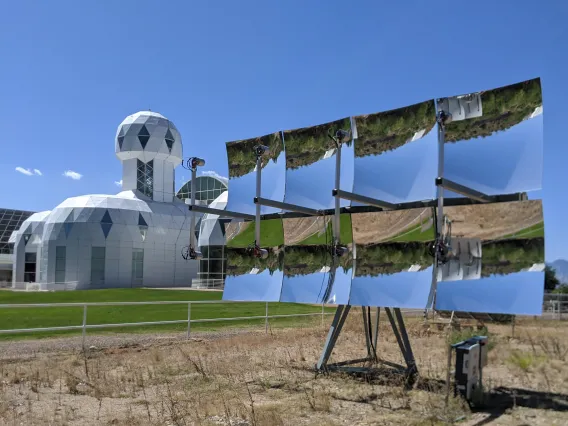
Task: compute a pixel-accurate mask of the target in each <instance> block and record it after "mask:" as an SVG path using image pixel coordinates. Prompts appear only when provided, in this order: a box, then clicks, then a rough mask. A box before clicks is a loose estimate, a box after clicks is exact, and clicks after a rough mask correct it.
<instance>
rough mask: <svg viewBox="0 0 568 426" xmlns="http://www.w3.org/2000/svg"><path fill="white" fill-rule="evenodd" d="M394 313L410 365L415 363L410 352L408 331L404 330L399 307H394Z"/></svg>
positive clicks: (404, 326)
mask: <svg viewBox="0 0 568 426" xmlns="http://www.w3.org/2000/svg"><path fill="white" fill-rule="evenodd" d="M394 314H395V316H396V319H397V320H398V328H399V331H400V335H401V337H402V341H403V342H404V347H405V349H406V352H407V354H408V355H407V356H408V359H409V360H410V361H411V364H412V365H415V364H416V362H415V360H414V354H413V353H412V346H410V339H409V338H408V333H407V332H406V325H405V324H404V319H403V317H402V313H401V312H400V308H394Z"/></svg>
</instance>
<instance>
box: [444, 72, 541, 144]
mask: <svg viewBox="0 0 568 426" xmlns="http://www.w3.org/2000/svg"><path fill="white" fill-rule="evenodd" d="M481 104H482V109H483V115H482V116H481V117H477V118H470V119H467V120H462V121H454V122H451V123H448V124H447V125H446V142H457V141H465V140H468V139H472V138H478V137H487V136H490V135H491V134H493V133H495V132H498V131H503V130H507V129H509V128H511V127H513V126H515V125H517V124H519V123H520V122H522V121H524V120H526V119H528V118H532V117H533V116H534V115H536V114H539V113H540V112H541V110H542V90H541V86H540V78H535V79H533V80H527V81H523V82H521V83H517V84H512V85H510V86H505V87H500V88H498V89H493V90H487V91H485V92H482V93H481Z"/></svg>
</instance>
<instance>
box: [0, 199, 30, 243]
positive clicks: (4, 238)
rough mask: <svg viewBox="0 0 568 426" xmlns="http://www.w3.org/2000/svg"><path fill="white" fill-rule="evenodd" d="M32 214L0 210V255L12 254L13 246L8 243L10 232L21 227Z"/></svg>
mask: <svg viewBox="0 0 568 426" xmlns="http://www.w3.org/2000/svg"><path fill="white" fill-rule="evenodd" d="M32 214H33V213H32V212H26V211H22V210H8V209H0V254H12V253H14V244H12V243H9V242H8V241H9V240H10V235H12V232H14V231H17V230H18V229H20V226H22V223H23V222H24V220H26V219H27V218H28V217H30V216H31V215H32Z"/></svg>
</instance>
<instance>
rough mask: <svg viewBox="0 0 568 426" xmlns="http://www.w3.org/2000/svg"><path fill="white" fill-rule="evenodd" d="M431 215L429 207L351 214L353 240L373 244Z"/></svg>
mask: <svg viewBox="0 0 568 426" xmlns="http://www.w3.org/2000/svg"><path fill="white" fill-rule="evenodd" d="M430 216H432V211H431V209H423V208H419V209H408V210H393V211H386V212H378V213H359V214H355V215H352V217H351V221H352V223H353V241H355V242H356V243H357V244H373V243H380V242H382V241H385V240H388V239H390V238H392V237H394V236H395V235H398V234H400V233H401V232H402V231H404V230H405V229H407V228H409V227H410V226H412V225H417V224H419V223H421V221H424V220H426V218H429V217H430Z"/></svg>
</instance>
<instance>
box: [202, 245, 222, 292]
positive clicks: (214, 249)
mask: <svg viewBox="0 0 568 426" xmlns="http://www.w3.org/2000/svg"><path fill="white" fill-rule="evenodd" d="M199 251H201V253H202V254H203V259H201V260H200V261H199V269H198V272H197V278H198V281H199V287H208V288H210V287H222V286H223V282H224V280H225V272H226V268H227V262H226V258H225V256H226V255H225V246H202V247H200V248H199Z"/></svg>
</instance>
